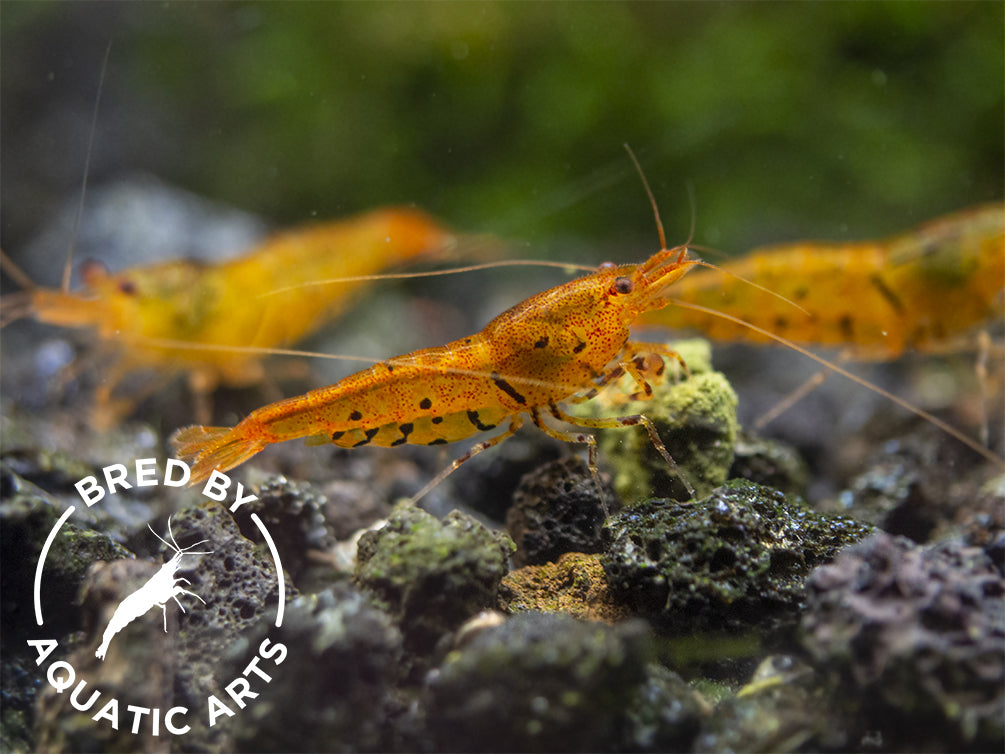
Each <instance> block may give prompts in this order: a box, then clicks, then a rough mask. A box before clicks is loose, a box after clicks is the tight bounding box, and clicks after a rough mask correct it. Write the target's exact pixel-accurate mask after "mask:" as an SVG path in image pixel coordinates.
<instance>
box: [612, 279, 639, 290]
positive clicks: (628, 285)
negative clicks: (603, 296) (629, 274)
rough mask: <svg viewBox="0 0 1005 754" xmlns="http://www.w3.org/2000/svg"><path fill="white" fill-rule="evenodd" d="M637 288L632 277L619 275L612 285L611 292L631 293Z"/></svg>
mask: <svg viewBox="0 0 1005 754" xmlns="http://www.w3.org/2000/svg"><path fill="white" fill-rule="evenodd" d="M634 289H635V286H634V285H633V284H632V279H631V278H626V277H617V278H614V283H613V284H612V285H611V293H622V294H624V293H631V292H632V291H633V290H634Z"/></svg>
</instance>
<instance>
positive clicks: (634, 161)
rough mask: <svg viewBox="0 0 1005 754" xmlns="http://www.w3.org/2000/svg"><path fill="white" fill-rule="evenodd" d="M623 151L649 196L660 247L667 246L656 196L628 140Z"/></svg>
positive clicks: (692, 220)
mask: <svg viewBox="0 0 1005 754" xmlns="http://www.w3.org/2000/svg"><path fill="white" fill-rule="evenodd" d="M624 147H625V151H626V152H628V156H629V157H630V158H631V159H632V164H634V165H635V169H636V170H637V171H638V173H639V178H641V179H642V185H643V186H645V189H646V195H647V196H648V197H649V203H650V204H651V205H652V206H653V215H654V216H655V217H656V229H657V230H658V231H659V233H660V248H661V249H665V248H666V247H667V238H666V234H665V233H664V232H663V221H662V220H660V208H659V207H658V206H657V205H656V197H655V196H653V190H652V189H651V188H649V181H647V180H646V174H645V173H644V172H643V171H642V166H641V165H640V164H639V161H638V158H636V156H635V152H633V151H632V148H631V147H630V146H628V142H627V141H626V142H625V143H624ZM691 223H692V226H693V224H694V217H693V216H692V218H691Z"/></svg>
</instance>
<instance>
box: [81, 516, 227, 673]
mask: <svg viewBox="0 0 1005 754" xmlns="http://www.w3.org/2000/svg"><path fill="white" fill-rule="evenodd" d="M147 528H148V529H150V532H151V534H153V535H154V536H155V537H157V539H159V540H160V541H161V542H163V543H164V544H165V545H166V546H167V547H168V548H170V549H171V550H174V555H172V556H171V559H170V560H168V562H167V563H165V564H164V565H162V566H161V569H160V570H159V571H157V573H155V574H154V575H153V576H151V577H150V580H149V581H147V582H146V583H145V584H144V585H143V586H141V587H140V588H139V589H137V590H136V591H135V592H133V593H132V594H130V595H128V596H127V597H126V598H125V599H124V600H122V602H120V603H119V606H118V607H117V608H115V612H114V613H112V618H111V620H109V621H108V627H107V628H106V629H105V632H104V634H102V636H101V644H100V645H99V646H98V650H97V651H96V652H95V653H94V656H95V657H97V658H98V659H99V660H104V659H105V654H106V653H107V652H108V645H109V644H110V643H111V641H112V638H113V637H114V636H115V634H117V633H118V632H119V631H121V630H122V629H123V628H125V627H126V626H128V625H129V624H130V623H132V622H133V621H134V620H136V619H137V618H140V617H142V616H144V615H146V614H147V612H148V611H149V610H150V609H151V608H153V607H155V606H156V607H159V608H160V609H161V610H162V611H163V612H164V633H167V601H168V600H169V599H173V600H174V601H175V602H176V603H177V604H178V607H179V608H181V611H182V612H185V606H184V605H182V604H181V601H180V600H179V599H178V595H180V594H187V595H189V596H190V597H195V598H196V599H197V600H199V601H200V602H201V603H202V604H204V605H205V604H206V600H204V599H203V598H202V597H200V596H199V595H198V594H196V593H195V592H190V591H189V590H188V589H184V588H182V587H180V586H179V585H178V584H179V582H185V583H186V584H191V582H190V581H189V580H188V579H185V578H180V577H175V573H176V572H177V571H178V567H179V566H180V565H181V559H182V556H184V555H210V554H211V553H212V552H213V551H212V550H203V551H201V552H192V548H194V547H198V546H199V545H201V544H203V543H204V542H208V541H209V540H208V539H203V540H200V541H199V542H196V543H195V544H194V545H189V546H188V547H185V548H182V547H179V546H178V542H177V540H175V538H174V532H172V531H171V519H170V518H168V530H167V534H168V537H170V539H171V541H170V542H168V541H167V540H166V539H164V537H162V536H160V535H159V534H158V533H157V532H155V531H154V530H153V527H151V526H150V524H147Z"/></svg>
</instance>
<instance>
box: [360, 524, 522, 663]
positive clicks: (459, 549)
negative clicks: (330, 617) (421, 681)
mask: <svg viewBox="0 0 1005 754" xmlns="http://www.w3.org/2000/svg"><path fill="white" fill-rule="evenodd" d="M511 551H512V543H511V542H510V541H509V539H508V538H504V537H499V536H497V535H495V534H493V533H492V532H490V531H489V530H488V529H486V528H485V527H484V526H482V525H481V524H480V523H478V522H477V521H476V520H475V519H473V518H472V517H471V516H468V515H466V514H463V513H459V512H458V511H453V512H451V513H450V514H449V515H447V517H446V518H444V519H443V520H442V521H440V520H439V519H437V518H435V517H433V516H431V515H429V514H428V513H426V512H425V511H422V510H420V509H418V508H416V507H415V506H412V505H402V506H398V507H397V508H395V510H394V512H393V513H392V514H391V517H390V519H388V522H387V525H386V526H385V527H384V528H382V529H380V530H378V531H373V532H367V533H366V534H364V535H363V536H362V537H361V538H360V541H359V550H358V554H357V561H356V571H355V574H354V576H355V579H356V582H357V583H358V584H359V585H360V586H361V587H363V588H364V589H366V590H367V591H369V592H370V593H371V594H373V595H374V597H375V599H376V601H377V604H378V605H379V606H380V607H382V608H384V609H386V610H387V611H388V613H390V615H391V616H392V617H393V618H394V620H395V622H396V623H397V625H398V626H399V627H400V629H401V631H402V633H403V634H404V637H405V648H406V649H407V650H408V651H409V652H411V653H413V654H415V655H419V656H423V655H427V654H428V653H430V652H431V651H432V650H433V648H434V647H435V645H436V642H437V641H438V640H439V639H440V638H441V637H443V636H445V635H446V634H448V633H450V632H451V631H453V630H455V629H456V628H458V627H459V626H460V625H461V624H462V623H463V622H464V621H465V620H467V619H468V618H470V617H471V616H472V615H475V614H476V613H478V612H479V611H480V610H484V609H486V608H489V607H494V606H495V604H496V593H497V591H498V589H499V582H500V580H501V579H502V577H503V575H504V574H505V573H506V571H507V560H508V556H509V553H510V552H511Z"/></svg>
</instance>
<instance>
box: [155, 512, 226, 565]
mask: <svg viewBox="0 0 1005 754" xmlns="http://www.w3.org/2000/svg"><path fill="white" fill-rule="evenodd" d="M147 528H148V529H149V530H150V533H151V534H153V535H154V536H155V537H157V539H159V540H160V541H161V542H163V543H164V545H165V546H166V547H167V548H168V549H169V550H174V551H175V552H176V553H178V554H179V555H180V554H182V553H187V554H188V555H209V554H210V553H212V552H213V551H212V550H210V551H209V552H188V551H189V550H191V549H192V548H193V547H197V546H199V545H201V544H202V543H203V542H209V540H208V539H200V540H199V541H198V542H196V543H195V544H192V545H189V546H188V547H182V546H181V545H179V544H178V540H177V539H175V538H174V532H173V531H171V517H170V516H168V536H169V537H170V538H171V542H168V541H167V540H166V539H164V537H162V536H161V535H160V534H158V533H157V532H155V531H154V529H153V527H152V526H151V525H150V524H147ZM172 542H173V543H174V544H172Z"/></svg>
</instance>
